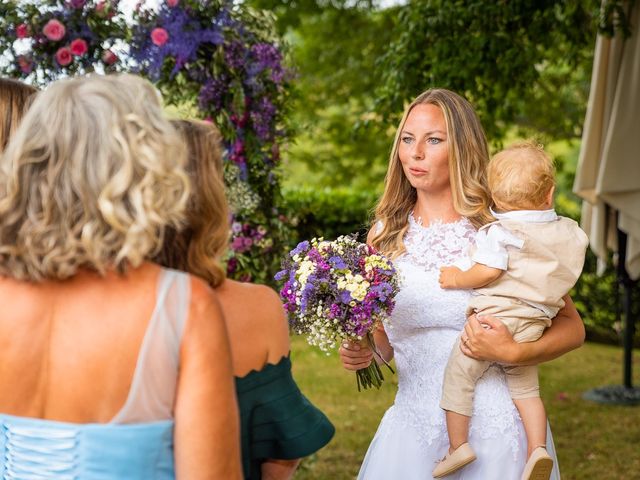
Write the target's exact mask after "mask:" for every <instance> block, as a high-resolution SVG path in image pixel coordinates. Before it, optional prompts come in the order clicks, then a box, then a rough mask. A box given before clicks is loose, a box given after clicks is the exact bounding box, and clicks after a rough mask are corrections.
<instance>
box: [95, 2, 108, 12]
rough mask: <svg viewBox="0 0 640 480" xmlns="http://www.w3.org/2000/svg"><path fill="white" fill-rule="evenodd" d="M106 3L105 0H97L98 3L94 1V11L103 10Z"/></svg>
mask: <svg viewBox="0 0 640 480" xmlns="http://www.w3.org/2000/svg"><path fill="white" fill-rule="evenodd" d="M106 4H107V2H106V1H105V0H99V1H98V3H96V12H102V11H104V7H105V6H106Z"/></svg>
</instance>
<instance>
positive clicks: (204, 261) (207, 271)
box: [155, 120, 229, 287]
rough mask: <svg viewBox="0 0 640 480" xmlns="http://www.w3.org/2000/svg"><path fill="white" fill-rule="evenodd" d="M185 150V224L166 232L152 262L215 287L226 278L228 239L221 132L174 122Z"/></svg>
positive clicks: (192, 123) (189, 122)
mask: <svg viewBox="0 0 640 480" xmlns="http://www.w3.org/2000/svg"><path fill="white" fill-rule="evenodd" d="M173 124H174V126H175V127H176V128H177V130H178V131H179V132H180V134H181V135H182V138H183V139H184V141H185V143H186V145H187V151H188V158H189V160H188V162H187V173H188V174H189V177H190V178H191V182H192V184H193V190H192V193H191V196H190V198H189V204H188V207H187V222H186V223H187V225H186V228H185V229H184V230H182V231H181V232H176V231H175V230H173V229H171V230H169V231H168V232H167V235H166V238H165V242H164V246H163V247H162V250H161V251H160V253H159V254H158V256H157V257H156V258H155V261H156V262H157V263H159V264H161V265H163V266H165V267H170V268H175V269H176V270H182V271H185V272H189V273H191V274H193V275H197V276H199V277H201V278H203V279H205V280H206V281H207V282H208V283H209V284H210V285H211V286H212V287H217V286H218V285H220V284H221V283H222V282H223V281H224V279H225V272H224V270H223V269H222V267H221V265H220V257H221V256H222V254H223V253H224V252H225V250H226V249H227V245H228V239H229V209H228V207H227V200H226V198H225V193H224V183H223V180H222V152H221V141H222V138H221V136H220V132H219V131H218V129H217V128H216V127H215V126H214V125H213V124H211V123H206V122H202V121H198V120H174V121H173Z"/></svg>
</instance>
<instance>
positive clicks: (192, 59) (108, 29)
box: [0, 0, 290, 283]
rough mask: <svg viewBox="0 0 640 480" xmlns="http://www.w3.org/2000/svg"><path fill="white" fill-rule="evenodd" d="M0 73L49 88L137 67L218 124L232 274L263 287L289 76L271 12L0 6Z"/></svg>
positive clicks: (173, 1) (171, 0) (97, 3)
mask: <svg viewBox="0 0 640 480" xmlns="http://www.w3.org/2000/svg"><path fill="white" fill-rule="evenodd" d="M0 28H1V29H2V31H3V32H4V34H3V36H1V37H0V52H1V55H2V56H1V57H0V73H3V74H5V75H8V76H13V77H17V78H23V79H26V80H27V81H30V82H31V83H35V84H39V85H41V86H43V85H46V84H47V83H48V82H50V81H52V80H55V79H57V78H60V77H64V76H69V75H75V74H82V73H86V72H90V71H98V72H110V71H131V72H136V73H140V74H142V75H144V76H146V77H147V78H149V79H150V80H151V81H152V82H154V83H155V84H156V85H157V86H158V88H160V90H161V91H162V92H163V94H164V96H165V100H166V101H167V102H168V103H170V104H174V105H177V106H179V107H181V108H185V107H186V108H187V109H189V111H191V112H193V115H197V116H199V117H200V118H203V119H210V120H211V121H214V122H215V123H216V124H217V125H218V127H219V128H220V130H221V133H222V136H223V139H224V144H225V145H224V146H225V150H226V159H225V183H226V185H227V194H228V198H229V203H230V204H231V208H232V211H233V219H232V223H231V225H232V238H231V248H230V251H229V255H228V258H227V270H228V273H229V275H230V276H232V277H234V278H238V279H241V280H255V281H258V282H266V283H268V282H270V281H271V278H272V274H273V273H274V272H275V270H276V268H277V264H278V262H279V258H280V254H281V252H282V251H283V247H284V245H283V243H284V238H285V236H286V230H287V226H286V219H285V218H284V216H283V215H282V214H280V212H279V211H278V204H279V198H280V196H279V195H280V188H279V181H278V176H277V174H276V170H275V169H276V166H277V165H278V161H279V158H280V154H279V147H280V145H281V144H282V142H283V141H284V140H285V139H286V137H287V133H288V132H287V128H286V123H285V121H284V118H285V110H284V107H285V104H286V99H287V96H288V92H289V82H290V74H289V72H288V71H287V69H286V68H285V67H284V65H283V53H282V49H281V45H280V41H279V39H278V37H277V36H276V35H275V33H274V32H275V30H274V26H273V19H272V18H271V17H270V15H269V14H268V13H266V12H260V11H255V10H252V9H250V8H248V7H246V6H243V5H242V4H234V3H233V2H232V1H227V0H160V4H159V5H153V6H152V7H146V6H145V4H144V3H143V2H140V3H138V6H137V7H136V8H135V10H134V11H133V13H132V14H130V15H129V14H126V15H125V13H124V12H123V11H122V9H121V8H120V6H119V0H41V1H38V2H37V3H33V2H30V1H29V0H22V1H20V2H2V4H0Z"/></svg>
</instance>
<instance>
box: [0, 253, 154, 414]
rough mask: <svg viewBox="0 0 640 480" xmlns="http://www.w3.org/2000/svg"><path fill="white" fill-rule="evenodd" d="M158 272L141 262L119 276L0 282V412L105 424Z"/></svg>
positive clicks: (134, 355) (125, 386) (128, 375)
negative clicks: (17, 366)
mask: <svg viewBox="0 0 640 480" xmlns="http://www.w3.org/2000/svg"><path fill="white" fill-rule="evenodd" d="M160 273H161V269H160V268H159V267H157V266H154V265H152V264H145V265H144V266H142V267H140V268H138V269H135V270H132V271H130V272H129V273H128V274H127V275H125V276H119V275H117V274H115V273H109V274H107V276H106V277H105V278H102V277H100V276H99V275H97V274H94V273H89V272H83V273H80V274H78V275H77V276H75V277H73V278H71V279H69V280H67V281H64V282H43V283H28V282H20V281H16V280H13V279H9V278H2V279H0V304H1V305H3V308H2V311H1V312H0V384H2V385H4V386H5V388H3V389H2V391H1V392H0V412H2V413H7V414H11V415H17V416H24V417H35V418H43V419H48V420H59V421H65V422H74V423H106V422H109V421H111V420H112V419H113V417H114V416H115V415H116V413H117V412H118V411H119V410H120V408H121V407H122V406H123V405H124V403H125V400H126V398H127V395H128V393H129V389H130V386H131V382H132V379H133V373H134V370H135V366H136V362H137V359H138V353H139V351H140V347H141V344H142V339H143V337H144V334H145V332H146V330H147V326H148V324H149V321H150V319H151V317H152V315H153V312H154V308H155V305H156V296H157V285H158V277H159V275H160ZM16 365H20V368H15V366H16ZM3 367H4V368H3Z"/></svg>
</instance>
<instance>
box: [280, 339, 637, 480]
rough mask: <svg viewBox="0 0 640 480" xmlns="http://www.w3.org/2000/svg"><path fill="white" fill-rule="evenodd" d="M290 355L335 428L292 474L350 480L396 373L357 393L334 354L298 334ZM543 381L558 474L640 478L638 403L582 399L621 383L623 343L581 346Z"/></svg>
mask: <svg viewBox="0 0 640 480" xmlns="http://www.w3.org/2000/svg"><path fill="white" fill-rule="evenodd" d="M634 353H635V355H634V385H640V351H636V352H634ZM292 360H293V369H294V375H295V377H296V381H297V382H298V384H299V386H300V388H301V390H302V391H303V392H304V393H305V395H307V397H308V398H309V399H310V400H311V401H312V402H313V403H314V404H315V405H317V406H318V407H319V408H321V409H322V410H323V411H324V412H325V413H326V414H327V416H328V417H329V418H330V419H331V421H332V422H333V424H334V425H335V427H336V435H335V437H334V439H333V440H332V442H331V443H330V444H329V445H328V446H327V447H325V448H324V449H322V450H321V451H320V452H318V453H316V454H315V455H312V456H311V457H308V458H307V459H305V460H304V461H303V463H302V465H301V467H300V469H299V470H298V472H297V473H296V476H295V479H296V480H312V479H313V480H324V479H327V480H342V479H353V478H354V477H355V476H356V475H357V473H358V468H359V466H360V462H361V461H362V459H363V457H364V454H365V452H366V450H367V447H368V445H369V442H370V441H371V439H372V438H373V435H374V433H375V431H376V428H377V426H378V422H379V421H380V419H381V418H382V415H383V414H384V412H385V410H386V409H387V408H388V407H389V406H390V405H391V404H392V403H393V398H394V396H395V390H396V386H397V381H396V377H395V375H391V374H389V375H386V374H385V378H386V382H385V385H384V386H383V387H382V388H381V389H380V390H373V391H365V392H361V393H358V391H357V390H356V380H355V377H354V375H353V374H351V373H350V372H347V371H345V370H343V369H342V367H341V366H340V362H339V360H338V357H337V356H336V355H335V354H332V355H329V356H327V355H325V354H323V353H322V352H320V351H319V350H317V349H316V348H312V347H309V346H307V344H306V343H305V341H304V339H303V338H300V337H297V338H294V339H293V341H292ZM385 372H386V370H385ZM540 381H541V389H542V395H543V399H544V402H545V406H546V407H547V412H548V415H549V420H550V422H551V426H552V429H553V432H554V440H555V443H556V449H557V450H558V456H559V463H560V467H561V472H562V478H563V480H573V479H592V478H594V479H595V478H598V479H600V480H608V479H611V480H632V479H640V406H638V407H617V406H609V405H600V404H596V403H592V402H589V401H586V400H583V399H582V393H583V392H585V391H586V390H588V389H590V388H594V387H599V386H603V385H608V384H619V383H621V381H622V350H621V349H620V348H617V347H611V346H606V345H598V344H591V343H588V344H585V345H584V346H583V347H582V348H580V349H578V350H576V351H574V352H571V353H569V354H567V355H565V356H563V357H562V358H559V359H557V360H554V361H553V362H549V363H547V364H544V365H541V367H540ZM487 480H491V479H487Z"/></svg>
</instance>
